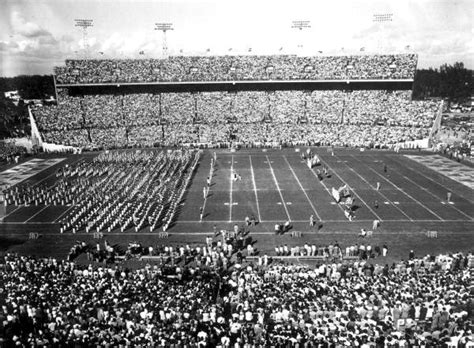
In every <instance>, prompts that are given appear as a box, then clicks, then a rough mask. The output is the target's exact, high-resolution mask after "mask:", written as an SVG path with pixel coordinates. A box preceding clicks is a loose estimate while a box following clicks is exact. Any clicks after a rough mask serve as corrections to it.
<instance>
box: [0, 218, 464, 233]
mask: <svg viewBox="0 0 474 348" xmlns="http://www.w3.org/2000/svg"><path fill="white" fill-rule="evenodd" d="M63 214H64V213H63ZM372 221H373V220H370V219H361V220H356V221H353V222H356V223H357V222H360V223H362V222H372ZM232 222H234V221H231V222H229V221H228V220H206V221H205V223H223V224H228V223H232ZM235 222H242V221H235ZM274 222H281V221H280V220H265V221H260V223H274ZM292 222H296V223H303V222H304V223H307V222H308V220H292ZM321 222H330V223H345V222H347V220H321ZM384 222H388V223H390V222H406V223H417V222H432V223H440V222H441V223H448V222H465V223H473V220H452V219H450V220H443V221H440V220H433V219H431V220H428V219H420V220H414V221H413V222H412V221H409V220H407V219H393V220H384ZM58 223H59V222H43V221H38V222H21V221H3V222H0V226H1V225H55V224H58ZM179 224H196V225H198V224H199V220H182V221H178V222H177V225H179ZM433 229H434V228H433ZM171 232H172V231H171ZM134 233H136V232H134ZM174 233H176V232H174ZM177 233H186V232H177Z"/></svg>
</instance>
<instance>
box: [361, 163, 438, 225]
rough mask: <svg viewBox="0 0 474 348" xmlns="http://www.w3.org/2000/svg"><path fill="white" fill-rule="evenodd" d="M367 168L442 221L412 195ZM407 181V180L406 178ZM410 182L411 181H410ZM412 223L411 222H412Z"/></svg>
mask: <svg viewBox="0 0 474 348" xmlns="http://www.w3.org/2000/svg"><path fill="white" fill-rule="evenodd" d="M367 168H369V169H370V170H371V171H373V172H374V173H375V174H377V175H378V176H380V177H381V178H382V179H384V180H385V181H387V182H389V183H390V184H391V185H392V186H393V187H395V188H396V189H397V190H398V191H400V192H402V193H403V194H405V195H406V196H407V197H409V198H411V199H412V200H413V201H415V202H416V203H418V204H419V205H421V206H422V207H423V208H424V209H425V210H427V211H429V212H430V213H431V214H432V215H434V216H436V217H437V218H438V219H440V220H444V219H443V218H442V217H440V216H439V215H438V214H436V213H435V212H434V211H432V210H431V209H430V208H428V207H427V206H426V205H424V204H423V203H421V202H420V201H419V200H417V199H416V198H414V197H413V196H412V195H410V194H409V193H407V192H405V191H403V190H402V189H401V188H400V187H398V186H397V185H395V184H394V183H393V182H392V181H391V180H389V179H387V178H386V177H384V176H383V175H380V174H379V173H378V172H377V171H376V170H374V169H373V168H371V167H369V166H367ZM406 179H408V178H406ZM410 181H411V180H410ZM412 221H413V220H412Z"/></svg>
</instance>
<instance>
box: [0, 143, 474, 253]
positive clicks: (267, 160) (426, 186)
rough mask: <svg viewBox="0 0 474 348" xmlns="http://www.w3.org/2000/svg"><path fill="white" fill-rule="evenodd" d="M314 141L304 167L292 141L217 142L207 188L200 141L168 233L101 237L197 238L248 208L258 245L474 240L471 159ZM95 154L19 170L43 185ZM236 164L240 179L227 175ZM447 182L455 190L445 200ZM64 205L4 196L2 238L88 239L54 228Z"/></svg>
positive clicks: (64, 242) (51, 248) (438, 248)
mask: <svg viewBox="0 0 474 348" xmlns="http://www.w3.org/2000/svg"><path fill="white" fill-rule="evenodd" d="M305 150H306V148H301V151H305ZM312 151H313V152H314V153H316V154H317V155H318V156H319V158H320V159H321V165H320V166H315V167H313V168H312V169H310V168H309V167H308V166H307V164H306V162H305V161H303V160H302V159H301V157H300V153H299V152H295V149H284V150H268V151H262V150H261V149H258V150H257V149H252V150H240V151H237V152H230V151H228V150H217V151H216V155H217V162H216V169H215V171H214V175H213V176H212V178H211V185H210V188H209V193H208V194H207V196H206V197H205V196H204V194H203V188H204V187H206V186H207V184H206V180H207V177H208V176H209V171H210V164H211V157H212V156H213V152H214V151H212V150H209V151H207V150H206V151H204V152H203V154H202V156H201V160H200V163H199V165H198V168H197V171H196V173H195V175H194V177H193V181H192V183H191V185H190V186H189V187H188V189H187V192H186V194H185V199H184V201H183V204H182V206H181V209H180V212H179V216H178V218H177V221H176V222H175V223H174V224H173V225H172V226H171V228H170V229H169V233H170V237H169V238H168V239H165V240H163V239H158V238H157V232H151V233H150V231H149V229H148V228H144V229H143V230H141V231H139V232H135V231H134V230H133V231H132V230H128V231H125V232H123V233H122V232H120V231H119V230H118V231H117V230H115V231H112V232H111V233H105V238H106V239H107V240H109V241H111V242H112V243H115V244H119V245H122V246H126V244H127V243H128V242H129V241H139V242H141V243H143V244H145V245H152V244H153V245H154V244H156V243H178V244H179V243H202V242H203V240H204V238H205V236H207V235H211V234H212V233H213V231H214V230H221V229H233V226H234V225H235V224H238V225H239V226H241V225H242V224H243V222H244V219H245V217H247V216H248V217H251V216H255V218H256V219H257V220H258V221H259V223H258V224H257V225H256V226H251V227H250V234H251V235H252V236H253V238H254V240H256V242H257V243H256V245H255V246H256V248H257V250H260V251H262V252H269V253H270V252H271V250H272V249H273V248H274V247H275V246H276V245H280V244H288V245H303V244H304V243H315V244H318V245H321V244H322V245H325V244H330V243H333V242H335V241H337V242H338V243H339V244H340V245H341V246H346V245H352V244H355V243H369V244H373V245H382V244H386V245H388V247H389V250H390V251H391V252H392V253H391V255H393V256H394V257H406V255H407V254H408V251H409V250H410V249H414V250H417V252H419V253H420V254H425V253H436V252H446V251H451V252H454V251H458V250H460V251H472V250H473V249H474V248H473V245H474V190H473V186H472V185H473V183H474V170H473V168H471V167H468V166H465V165H463V164H459V163H457V162H454V161H450V160H448V159H446V158H443V157H441V156H438V155H433V154H423V153H418V152H406V153H399V154H397V153H394V152H390V151H378V150H368V151H364V152H360V151H357V150H349V149H336V150H335V152H334V155H332V154H331V153H330V152H328V151H327V149H326V148H313V149H312ZM94 155H96V154H84V155H71V156H68V157H66V158H64V160H63V161H59V160H56V161H53V162H52V165H51V167H49V168H47V169H44V168H42V170H41V171H40V172H38V173H37V174H35V175H32V176H28V177H27V178H26V179H25V180H26V181H28V182H29V183H30V184H33V185H34V184H35V183H38V182H41V183H42V184H45V185H50V184H52V183H54V181H55V180H56V176H55V172H56V171H57V169H58V168H60V167H61V166H63V165H65V164H66V163H74V162H75V161H79V160H81V159H84V158H85V159H86V160H90V159H91V158H93V156H94ZM432 164H435V165H434V166H433V165H432ZM323 166H325V167H326V168H327V169H328V172H329V175H330V176H329V177H326V176H323V179H322V180H319V179H318V176H317V170H318V169H319V170H321V168H322V167H323ZM384 167H385V168H386V171H385V170H384ZM233 172H235V173H237V174H238V175H239V176H240V179H239V180H232V178H231V177H232V175H231V173H233ZM377 183H378V184H379V186H380V188H379V189H378V190H377ZM343 185H347V187H348V188H349V189H350V191H351V193H352V194H353V197H354V199H355V219H354V220H353V221H349V220H348V219H347V218H346V217H345V215H344V209H343V208H342V206H340V205H338V204H336V202H335V201H334V199H333V197H332V195H331V190H332V188H333V187H334V188H339V187H341V186H343ZM448 192H451V193H452V196H451V201H450V202H448V201H447V193H448ZM200 207H202V210H203V219H202V221H200V209H199V208H200ZM69 209H71V207H70V206H44V205H40V206H28V207H24V206H20V207H15V206H9V207H7V212H6V213H7V215H6V217H5V218H4V221H3V223H0V235H1V236H2V241H4V240H13V241H16V242H15V243H16V244H14V245H12V246H11V247H10V249H9V250H16V251H19V252H25V253H35V254H38V255H49V254H52V255H55V256H58V257H64V256H65V254H67V251H68V250H69V248H70V246H71V245H72V243H74V241H76V240H85V241H88V242H95V241H93V238H92V235H91V234H86V233H85V232H81V233H76V234H75V235H72V234H70V233H67V234H60V233H59V224H58V221H59V220H60V219H61V218H62V217H63V216H65V215H66V214H67V212H68V210H69ZM311 215H313V216H314V218H315V219H316V220H318V221H319V222H320V223H319V224H318V225H319V227H310V225H309V218H310V216H311ZM374 220H379V221H380V222H381V224H380V227H379V228H378V229H377V230H376V231H374V235H373V237H371V238H365V239H361V238H358V237H357V234H358V233H359V232H360V229H361V228H365V229H367V230H371V229H372V223H373V221H374ZM285 221H289V222H290V224H291V229H290V232H291V231H301V232H302V237H301V238H292V237H291V233H290V232H288V233H286V234H285V235H283V236H280V235H278V236H277V235H275V233H274V226H275V224H283V223H284V222H285ZM428 231H436V233H437V238H428V237H427V232H428ZM29 232H38V233H39V234H40V235H41V238H39V239H37V240H27V238H28V234H29ZM12 243H13V242H12Z"/></svg>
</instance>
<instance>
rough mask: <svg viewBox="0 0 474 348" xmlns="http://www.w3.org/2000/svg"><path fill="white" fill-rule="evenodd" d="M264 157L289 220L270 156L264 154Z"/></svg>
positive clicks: (288, 213)
mask: <svg viewBox="0 0 474 348" xmlns="http://www.w3.org/2000/svg"><path fill="white" fill-rule="evenodd" d="M265 157H266V158H267V162H268V166H269V167H270V171H271V172H272V176H273V180H274V181H275V185H276V187H277V190H278V193H279V194H280V198H281V203H282V204H283V208H285V211H286V215H288V220H289V221H291V217H290V212H289V211H288V207H287V206H286V202H285V199H284V198H283V194H282V193H281V190H280V185H278V181H277V178H276V176H275V172H274V171H273V167H272V164H271V163H270V158H269V157H268V156H265Z"/></svg>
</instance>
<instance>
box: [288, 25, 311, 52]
mask: <svg viewBox="0 0 474 348" xmlns="http://www.w3.org/2000/svg"><path fill="white" fill-rule="evenodd" d="M291 28H292V29H299V31H300V32H302V31H303V29H309V28H311V22H310V21H293V22H291ZM300 40H302V38H301V37H300ZM298 47H299V48H300V49H301V50H303V44H302V43H300V44H299V45H298Z"/></svg>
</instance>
